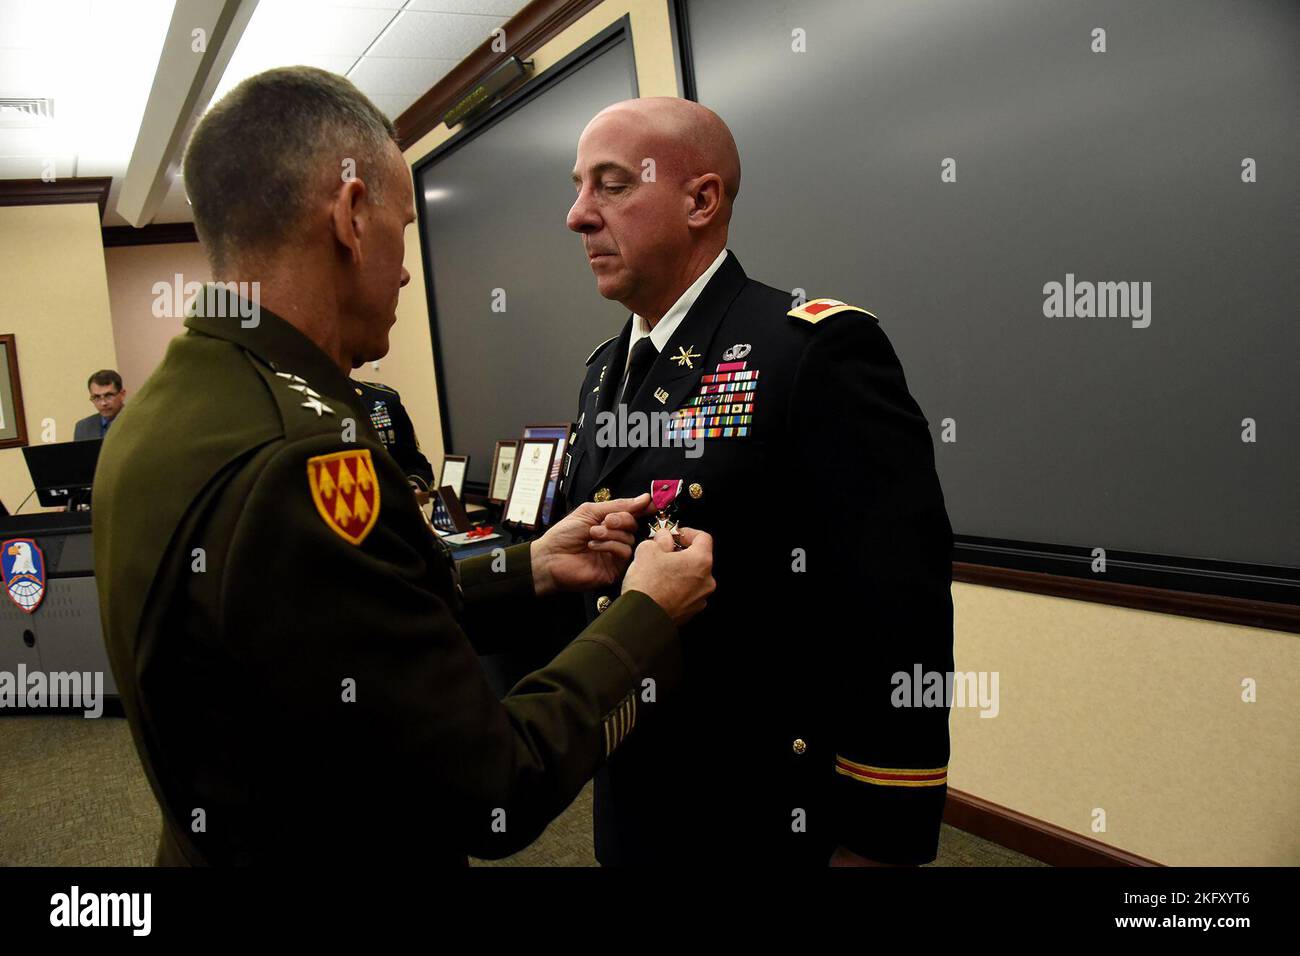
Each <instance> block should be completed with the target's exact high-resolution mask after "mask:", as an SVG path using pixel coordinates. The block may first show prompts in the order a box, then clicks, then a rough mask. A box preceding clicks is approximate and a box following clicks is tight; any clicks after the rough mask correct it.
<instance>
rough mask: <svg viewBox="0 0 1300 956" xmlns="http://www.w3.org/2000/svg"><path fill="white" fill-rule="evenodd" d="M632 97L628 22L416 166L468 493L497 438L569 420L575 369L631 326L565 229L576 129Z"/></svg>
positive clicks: (442, 363)
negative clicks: (532, 426) (606, 297)
mask: <svg viewBox="0 0 1300 956" xmlns="http://www.w3.org/2000/svg"><path fill="white" fill-rule="evenodd" d="M636 95H637V88H636V73H635V64H634V61H633V56H632V42H631V34H630V32H629V28H628V26H627V21H626V19H625V20H624V21H621V22H620V23H619V24H616V25H615V26H614V27H612V28H611V29H610V30H607V31H604V32H603V33H602V34H601V35H600V36H599V37H596V38H594V39H593V41H592V42H591V43H590V44H587V45H586V46H585V47H584V48H583V49H582V50H580V51H577V52H575V54H574V55H573V56H572V57H571V58H569V60H568V61H566V62H565V63H563V64H559V65H557V66H556V67H554V68H552V69H551V70H549V71H547V73H546V74H545V75H543V76H542V77H539V78H537V79H536V80H534V81H532V83H531V85H529V86H527V87H525V88H524V89H523V90H521V91H520V93H519V94H518V95H516V96H515V97H514V98H512V99H511V100H509V101H507V102H506V103H504V104H502V105H501V106H500V107H499V108H498V109H497V110H496V112H494V113H493V114H492V115H491V116H490V117H488V118H487V119H486V120H485V121H484V122H482V123H481V124H479V125H477V126H475V127H474V128H472V129H469V130H467V131H465V132H464V133H462V134H460V135H459V136H458V137H457V138H456V139H454V140H451V141H449V143H448V144H447V146H446V147H445V148H442V149H439V150H436V151H435V152H434V153H432V154H431V155H430V156H429V157H427V158H426V159H425V160H423V161H422V162H421V163H419V164H417V166H416V168H415V191H416V204H417V206H418V207H420V209H419V212H420V230H421V242H422V246H423V250H424V254H425V277H426V281H427V283H428V290H427V292H428V296H429V313H430V319H431V322H432V324H433V338H434V350H435V357H436V360H437V374H438V387H439V405H440V407H441V410H442V423H443V435H444V441H445V444H446V451H448V452H451V453H455V454H460V455H469V456H470V468H469V472H468V474H467V475H466V481H467V482H468V483H470V485H471V486H476V488H475V490H480V491H481V490H483V488H482V485H483V484H484V483H486V481H487V478H488V471H489V469H490V468H491V466H492V450H493V448H494V445H495V442H496V441H497V440H498V439H505V438H517V437H518V436H519V435H520V434H521V433H522V432H523V429H524V426H525V425H530V424H544V423H550V422H567V421H572V419H573V416H574V415H575V413H576V412H575V410H576V408H577V399H578V387H579V386H580V385H581V384H582V374H583V367H582V362H583V359H585V358H586V357H587V355H588V354H589V353H590V352H591V350H592V348H594V347H595V346H596V345H597V344H598V343H600V342H602V341H604V340H605V339H607V338H609V337H610V336H611V335H614V334H615V333H617V332H618V330H619V328H620V326H621V325H622V324H623V322H625V321H626V320H627V313H626V312H625V311H623V309H622V308H621V307H620V306H618V305H617V304H614V303H609V302H606V301H605V300H604V299H602V298H601V297H600V295H599V294H598V293H597V292H596V285H595V280H594V279H593V278H592V274H591V267H590V266H589V265H588V264H587V258H586V256H585V255H584V254H583V251H582V243H581V240H580V239H579V238H578V236H576V235H575V234H574V233H572V232H570V231H569V230H568V229H567V228H566V227H565V225H564V220H565V216H566V215H567V213H568V211H569V207H570V206H572V205H573V200H574V191H573V183H572V182H571V180H570V174H571V172H572V170H573V160H574V155H575V153H576V150H577V144H578V136H579V134H580V133H581V132H582V129H583V127H584V126H586V125H587V122H588V121H589V120H590V119H591V118H592V117H593V116H595V115H596V114H597V113H598V112H600V111H601V110H602V109H603V108H605V107H606V106H608V105H609V104H611V103H617V102H619V101H621V100H626V99H631V98H633V97H635V96H636Z"/></svg>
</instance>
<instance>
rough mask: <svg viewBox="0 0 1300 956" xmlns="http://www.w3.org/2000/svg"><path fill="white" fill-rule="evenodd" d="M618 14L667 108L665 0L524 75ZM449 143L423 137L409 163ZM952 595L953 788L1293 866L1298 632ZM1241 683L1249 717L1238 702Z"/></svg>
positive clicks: (1198, 852)
mask: <svg viewBox="0 0 1300 956" xmlns="http://www.w3.org/2000/svg"><path fill="white" fill-rule="evenodd" d="M625 13H630V14H631V21H632V35H633V42H634V44H635V50H636V63H637V78H638V83H639V86H640V92H641V95H642V96H658V95H677V93H678V90H677V81H676V69H675V64H674V60H673V52H672V40H671V33H670V27H669V19H668V10H667V5H666V3H664V2H663V0H635V2H629V0H607V2H605V3H603V4H601V5H600V6H598V7H596V8H595V9H594V10H592V11H591V12H589V13H588V14H587V15H586V16H584V17H583V18H582V19H581V20H580V21H578V22H577V23H575V24H574V25H573V26H572V27H570V28H569V29H568V30H566V31H565V32H564V33H562V34H561V35H560V36H558V37H556V39H555V40H553V41H552V42H551V43H549V44H547V45H546V46H545V47H543V48H542V49H541V50H539V51H538V53H537V55H536V57H535V58H536V61H537V67H538V71H539V72H542V71H544V70H545V69H547V68H549V67H550V66H552V65H554V64H555V63H556V62H557V61H558V60H559V59H561V58H562V57H564V56H565V55H567V54H568V53H570V52H571V51H572V50H574V49H576V48H577V47H578V46H580V45H581V44H582V43H584V42H585V41H586V40H587V39H589V38H590V37H591V36H593V35H594V34H596V33H598V32H599V31H600V30H602V29H604V28H605V27H606V26H608V25H609V24H611V23H613V22H614V21H615V20H617V19H618V18H619V17H621V16H623V15H624V14H625ZM450 135H451V132H450V131H448V130H447V128H446V127H442V126H440V127H438V128H437V129H435V130H433V131H432V132H430V133H429V134H428V135H427V136H425V137H424V138H423V139H421V140H420V141H419V142H418V143H416V144H415V145H414V146H413V147H411V148H410V149H409V150H407V153H406V156H407V159H408V161H410V162H411V163H412V164H414V163H415V162H416V161H418V160H419V159H420V158H421V157H423V156H425V155H426V154H427V153H428V152H429V151H430V150H432V149H434V148H435V147H437V146H439V145H440V144H441V143H443V142H444V141H445V140H446V139H448V138H449V137H450ZM407 238H408V245H407V268H408V269H410V271H411V274H412V279H411V284H410V286H408V287H407V289H406V291H405V293H404V294H403V297H402V302H401V306H400V308H399V310H398V317H399V322H398V325H397V326H396V328H395V329H394V337H393V346H394V348H393V353H392V354H391V355H390V356H389V357H388V358H387V359H385V362H384V379H385V380H386V381H389V382H390V384H393V385H394V386H395V387H398V388H399V389H400V390H401V391H402V393H403V396H404V397H407V398H408V404H410V405H413V406H416V407H414V408H412V417H413V418H414V419H415V421H416V425H417V428H418V429H419V431H420V435H421V437H422V439H424V440H425V442H426V444H428V445H433V446H435V447H436V448H437V449H438V457H440V456H441V434H440V431H439V429H438V424H437V423H438V415H437V407H436V398H435V394H436V393H435V391H434V389H433V387H432V382H433V361H432V353H431V345H430V339H429V322H428V314H427V310H426V307H425V299H424V287H423V281H424V277H423V270H422V268H421V262H420V249H419V239H418V236H417V235H416V234H415V230H414V227H412V231H411V232H410V233H409V234H408V237H407ZM430 457H431V458H433V457H435V456H434V455H433V454H432V453H431V454H430ZM953 598H954V602H955V606H956V615H957V622H956V637H955V640H956V659H957V665H956V666H957V669H958V670H968V671H979V670H985V671H998V672H999V675H1000V676H999V697H1000V707H1001V711H1000V714H999V715H998V716H997V717H995V718H981V717H980V716H979V713H978V710H977V709H962V710H957V711H955V712H954V714H953V718H952V731H953V758H952V770H951V778H950V779H951V781H952V785H953V786H954V787H955V788H957V789H960V790H964V791H966V792H968V793H972V794H974V795H976V796H980V797H983V798H985V799H988V800H992V801H994V802H995V803H1000V804H1002V805H1004V806H1007V807H1011V808H1013V809H1015V810H1019V811H1020V812H1022V813H1026V814H1029V815H1030V816H1033V817H1037V818H1039V819H1042V820H1045V821H1048V822H1051V823H1054V824H1056V825H1058V826H1061V827H1064V828H1065V829H1068V830H1072V831H1074V832H1076V833H1080V834H1083V835H1086V836H1089V837H1093V838H1095V839H1098V840H1101V841H1103V842H1106V843H1110V844H1113V845H1115V846H1118V847H1121V848H1123V849H1125V850H1129V851H1131V852H1134V853H1138V854H1141V855H1143V856H1147V857H1150V858H1152V859H1154V860H1157V861H1159V862H1162V863H1168V864H1185V865H1259V864H1289V865H1297V864H1300V827H1297V825H1296V819H1297V817H1300V761H1297V759H1296V752H1297V744H1298V743H1300V695H1297V694H1296V693H1295V688H1296V686H1297V685H1298V684H1300V636H1298V635H1293V634H1283V633H1278V632H1275V631H1263V630H1257V629H1252V628H1244V627H1234V626H1230V625H1224V624H1215V623H1211V622H1207V621H1198V620H1192V619H1187V618H1180V617H1175V616H1172V615H1164V614H1153V613H1147V612H1143V611H1131V610H1126V609H1122V608H1114V607H1108V606H1105V605H1098V604H1088V603H1084V602H1078V601H1068V600H1064V599H1059V598H1050V597H1042V596H1038V595H1031V594H1024V593H1020V592H1016V591H1006V590H999V589H996V588H984V587H975V586H971V585H963V584H958V585H955V586H954V587H953ZM1246 677H1253V678H1255V680H1256V681H1257V682H1258V688H1259V699H1258V702H1257V703H1253V704H1247V703H1243V702H1242V701H1241V692H1242V690H1241V681H1242V679H1243V678H1246ZM1095 808H1100V809H1102V810H1104V811H1105V812H1106V826H1107V829H1106V832H1104V833H1098V832H1094V831H1093V830H1092V823H1093V810H1094V809H1095Z"/></svg>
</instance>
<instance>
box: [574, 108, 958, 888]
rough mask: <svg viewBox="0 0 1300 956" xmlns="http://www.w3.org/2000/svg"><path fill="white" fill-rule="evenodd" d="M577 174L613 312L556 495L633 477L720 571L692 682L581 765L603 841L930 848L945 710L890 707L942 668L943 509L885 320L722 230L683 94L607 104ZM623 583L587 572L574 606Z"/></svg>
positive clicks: (597, 607)
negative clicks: (749, 260)
mask: <svg viewBox="0 0 1300 956" xmlns="http://www.w3.org/2000/svg"><path fill="white" fill-rule="evenodd" d="M648 160H652V161H653V163H650V162H647V161H648ZM647 170H653V175H646V172H647ZM573 181H574V185H575V188H576V192H577V199H576V201H575V202H574V204H573V207H572V209H571V210H570V211H569V215H568V226H569V228H570V229H572V230H573V231H574V232H576V233H578V234H579V235H580V236H581V238H582V247H583V250H584V252H585V253H586V255H587V258H588V261H589V263H590V267H591V270H592V272H593V273H594V275H595V278H596V287H597V290H598V291H599V293H600V295H602V296H604V297H605V298H606V299H611V300H614V301H616V302H619V303H620V304H621V305H622V306H623V307H624V308H626V309H627V310H628V312H630V313H631V315H630V317H629V319H628V321H627V324H626V325H625V326H624V328H623V330H622V332H621V333H620V334H619V335H618V336H616V337H614V338H613V339H610V340H608V341H606V342H604V343H601V344H600V345H599V346H597V347H596V349H595V350H594V351H593V352H592V353H591V355H590V356H589V358H588V359H587V372H586V376H585V378H584V380H583V382H582V386H581V388H580V390H579V392H578V405H577V413H576V422H577V426H578V430H577V437H576V440H575V442H574V444H573V448H572V451H571V453H570V454H569V455H568V456H567V457H566V461H565V464H564V482H563V492H564V495H565V498H566V501H567V504H568V506H569V507H572V508H577V507H582V506H583V504H584V503H590V502H600V501H606V500H609V499H610V498H619V497H624V496H627V495H633V494H641V493H643V492H646V491H651V492H652V493H653V495H654V497H655V504H654V508H653V509H652V510H654V511H656V512H658V513H657V514H656V516H655V520H656V522H657V524H658V525H659V526H671V525H672V524H673V523H674V522H683V523H686V524H689V525H691V526H692V527H697V528H701V529H705V530H708V531H710V532H712V533H713V534H714V537H715V539H716V541H717V549H716V555H715V561H716V563H715V572H714V573H715V576H716V579H717V581H718V583H719V591H718V597H717V598H716V600H713V601H711V603H710V607H709V609H708V610H707V611H706V612H704V613H703V614H701V615H700V616H699V617H698V618H697V619H695V620H694V621H692V623H691V624H690V626H689V628H688V630H689V631H690V632H692V633H700V634H707V635H708V640H707V641H698V642H688V645H687V652H686V661H687V666H688V667H689V673H690V679H689V681H688V682H687V686H686V689H685V693H684V694H683V695H682V696H681V697H679V698H678V699H677V700H675V701H671V702H667V703H665V704H663V705H662V707H660V708H659V710H660V712H659V713H658V716H659V718H660V719H659V720H658V721H657V723H656V724H655V725H654V726H653V727H647V728H646V732H645V733H643V734H640V735H638V738H637V739H636V740H633V741H629V743H628V745H627V746H626V747H624V748H622V749H621V750H620V751H619V753H617V754H615V755H614V757H613V758H612V759H611V760H610V761H609V763H608V764H607V765H606V766H605V767H604V768H603V769H602V770H601V772H600V773H599V774H598V776H597V779H596V804H595V816H596V820H595V827H596V851H597V856H598V857H599V859H600V861H601V862H602V863H606V864H638V863H673V862H686V861H699V860H702V861H704V862H706V863H708V862H718V863H723V864H747V863H753V864H758V865H768V864H773V863H777V864H795V865H798V864H802V865H825V864H826V863H828V862H830V863H833V864H836V865H854V864H857V865H862V864H872V863H884V864H919V863H924V862H927V861H929V860H933V859H934V857H935V853H936V849H937V843H938V835H939V828H940V821H941V818H942V814H943V805H944V799H945V793H946V779H947V764H948V756H949V741H948V706H947V702H946V701H944V700H932V701H927V703H928V704H930V705H932V706H924V707H919V708H914V707H906V706H896V703H898V702H899V701H900V698H899V697H898V696H897V686H898V681H897V678H896V675H897V674H900V673H901V674H905V675H907V677H908V678H909V679H910V678H911V676H912V675H913V674H914V671H915V668H917V667H919V668H920V669H921V670H922V672H924V673H927V674H928V673H934V672H937V673H940V674H946V673H948V672H950V671H951V669H952V603H951V596H950V593H949V592H950V584H951V549H952V530H951V527H950V525H949V522H948V517H947V513H946V510H945V507H944V500H943V493H942V491H941V489H940V486H939V481H938V477H937V475H936V472H935V467H934V453H933V447H932V443H931V437H930V433H929V429H928V424H927V421H926V419H925V417H924V415H923V414H922V412H921V409H920V408H919V407H918V406H917V403H916V402H915V401H914V400H913V398H912V396H911V395H910V394H909V392H908V389H907V384H906V382H905V380H904V376H903V370H902V368H901V366H900V364H899V361H898V358H897V357H896V355H895V354H894V350H893V348H892V347H891V346H890V343H889V339H888V338H887V336H886V334H885V332H884V330H883V328H882V326H881V323H880V322H879V321H878V320H877V319H876V317H875V316H874V315H872V314H871V313H870V312H868V311H867V310H866V309H864V308H861V307H859V306H856V305H850V304H847V303H845V302H841V301H838V300H835V299H829V298H819V299H814V300H812V301H806V302H805V301H799V300H795V299H794V298H793V297H792V295H791V294H790V293H788V292H785V291H783V290H780V289H774V288H771V287H769V286H766V285H763V284H762V283H760V282H757V281H755V280H754V279H751V278H749V277H748V276H747V275H746V274H745V272H744V270H743V269H742V268H741V266H740V263H739V261H738V260H737V258H736V256H735V254H734V253H732V252H729V251H728V250H727V234H728V226H729V222H730V219H731V213H732V208H733V204H734V203H735V201H736V198H737V195H738V193H739V190H740V157H739V155H738V152H737V149H736V145H735V141H734V140H733V138H732V135H731V132H730V131H729V130H728V129H727V126H726V124H725V123H723V122H722V120H721V119H720V118H719V117H718V116H717V115H716V114H714V113H713V112H712V111H710V110H708V109H706V108H705V107H703V106H700V105H699V104H696V103H692V102H689V101H686V100H680V99H674V98H649V99H639V100H631V101H628V102H625V103H618V104H615V105H613V106H611V107H609V108H607V109H605V110H603V111H602V112H601V113H599V114H598V115H597V116H596V117H595V118H594V119H593V120H592V121H591V122H590V124H588V126H587V127H586V129H585V130H584V131H583V133H582V136H581V138H580V139H579V141H578V148H577V162H576V165H575V167H574V171H573ZM764 241H767V242H773V243H777V244H781V243H789V242H801V243H803V242H814V243H815V242H816V241H817V237H816V236H815V235H811V236H797V235H784V234H783V235H780V236H768V237H765V240H764ZM620 415H622V416H625V417H626V421H627V422H628V423H629V427H628V428H627V429H626V430H625V433H624V432H621V431H620V430H619V429H618V428H617V427H614V426H615V424H616V423H617V421H618V420H619V417H620ZM656 415H658V416H661V417H659V418H655V416H656ZM638 416H640V417H641V420H642V421H644V422H646V423H648V425H649V427H648V429H647V432H649V433H653V434H655V435H656V437H657V438H659V439H661V440H660V441H657V442H650V441H643V440H638V439H637V438H636V437H635V436H636V434H637V433H636V431H635V429H634V427H632V423H633V422H634V420H636V419H637V418H638ZM656 423H657V424H656ZM652 444H655V445H659V446H660V447H647V446H648V445H652ZM665 445H666V446H667V447H664V446H665ZM648 524H649V521H648V519H647V520H643V521H642V525H641V526H642V528H643V529H646V528H647V527H648ZM643 533H644V530H643ZM616 593H617V592H616V590H615V589H614V588H612V587H607V588H598V589H594V590H593V591H592V592H590V593H589V594H588V596H587V606H588V615H589V618H590V619H591V620H600V617H601V616H602V615H603V614H608V613H609V608H610V606H611V600H612V598H613V597H614V596H616ZM905 703H907V704H910V703H912V699H911V695H908V696H907V698H906V701H905Z"/></svg>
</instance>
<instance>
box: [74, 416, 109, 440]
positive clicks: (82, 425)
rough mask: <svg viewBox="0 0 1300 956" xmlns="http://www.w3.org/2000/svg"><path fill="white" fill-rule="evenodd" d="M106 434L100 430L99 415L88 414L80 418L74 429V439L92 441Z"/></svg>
mask: <svg viewBox="0 0 1300 956" xmlns="http://www.w3.org/2000/svg"><path fill="white" fill-rule="evenodd" d="M103 437H104V436H103V435H102V434H101V433H100V430H99V415H98V414H95V415H88V416H86V417H85V418H82V419H80V420H79V421H78V422H77V424H76V425H75V426H74V427H73V430H72V440H73V441H90V440H92V439H96V438H103Z"/></svg>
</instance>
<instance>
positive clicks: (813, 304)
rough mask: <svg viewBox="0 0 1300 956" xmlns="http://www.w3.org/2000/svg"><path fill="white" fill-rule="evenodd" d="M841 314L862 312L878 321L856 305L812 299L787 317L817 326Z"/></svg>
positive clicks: (790, 312) (831, 300) (834, 300)
mask: <svg viewBox="0 0 1300 956" xmlns="http://www.w3.org/2000/svg"><path fill="white" fill-rule="evenodd" d="M840 312H861V313H862V314H863V315H870V316H871V317H872V318H873V319H876V317H875V316H874V315H871V313H870V312H868V311H867V310H866V309H863V308H861V307H859V306H856V305H849V304H848V303H847V302H841V301H840V300H839V299H812V300H810V301H808V302H805V303H804V304H803V305H801V306H800V307H799V308H797V309H791V310H790V311H789V312H787V313H786V315H788V316H790V318H792V319H803V320H804V321H805V322H810V323H812V324H813V325H816V324H817V323H818V322H820V321H821V320H822V319H826V318H830V317H831V316H832V315H837V314H839V313H840ZM876 321H877V322H879V321H880V320H879V319H876Z"/></svg>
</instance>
